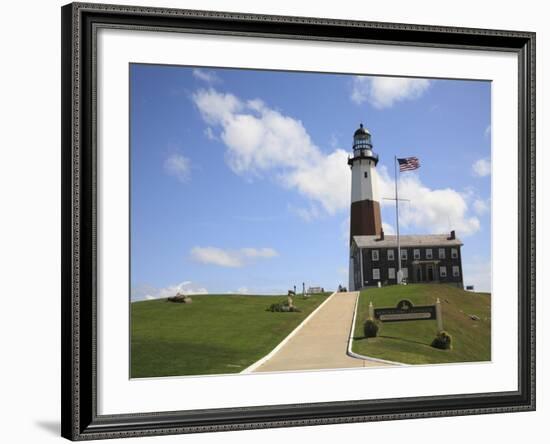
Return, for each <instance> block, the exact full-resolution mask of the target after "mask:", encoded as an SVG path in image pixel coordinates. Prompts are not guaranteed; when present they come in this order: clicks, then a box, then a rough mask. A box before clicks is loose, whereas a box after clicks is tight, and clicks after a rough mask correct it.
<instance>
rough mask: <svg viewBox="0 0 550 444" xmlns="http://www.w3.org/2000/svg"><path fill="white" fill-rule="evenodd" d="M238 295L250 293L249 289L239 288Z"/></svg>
mask: <svg viewBox="0 0 550 444" xmlns="http://www.w3.org/2000/svg"><path fill="white" fill-rule="evenodd" d="M237 293H239V294H246V293H248V288H247V287H239V288H237Z"/></svg>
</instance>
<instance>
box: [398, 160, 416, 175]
mask: <svg viewBox="0 0 550 444" xmlns="http://www.w3.org/2000/svg"><path fill="white" fill-rule="evenodd" d="M397 162H399V172H402V171H412V170H416V169H418V168H420V161H419V160H418V159H417V158H416V157H405V158H404V159H397Z"/></svg>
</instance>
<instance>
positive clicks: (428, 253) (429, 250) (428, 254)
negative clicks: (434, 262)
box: [426, 248, 433, 259]
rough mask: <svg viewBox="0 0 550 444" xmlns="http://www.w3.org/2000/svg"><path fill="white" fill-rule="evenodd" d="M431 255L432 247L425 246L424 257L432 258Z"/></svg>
mask: <svg viewBox="0 0 550 444" xmlns="http://www.w3.org/2000/svg"><path fill="white" fill-rule="evenodd" d="M432 258H433V256H432V249H431V248H427V249H426V259H432Z"/></svg>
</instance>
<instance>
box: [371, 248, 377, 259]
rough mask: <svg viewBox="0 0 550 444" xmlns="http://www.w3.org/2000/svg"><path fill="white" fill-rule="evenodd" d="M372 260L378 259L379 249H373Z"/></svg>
mask: <svg viewBox="0 0 550 444" xmlns="http://www.w3.org/2000/svg"><path fill="white" fill-rule="evenodd" d="M372 260H373V261H377V260H378V250H372Z"/></svg>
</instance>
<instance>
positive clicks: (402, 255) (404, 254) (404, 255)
mask: <svg viewBox="0 0 550 444" xmlns="http://www.w3.org/2000/svg"><path fill="white" fill-rule="evenodd" d="M401 259H403V260H405V261H406V260H407V250H401Z"/></svg>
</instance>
